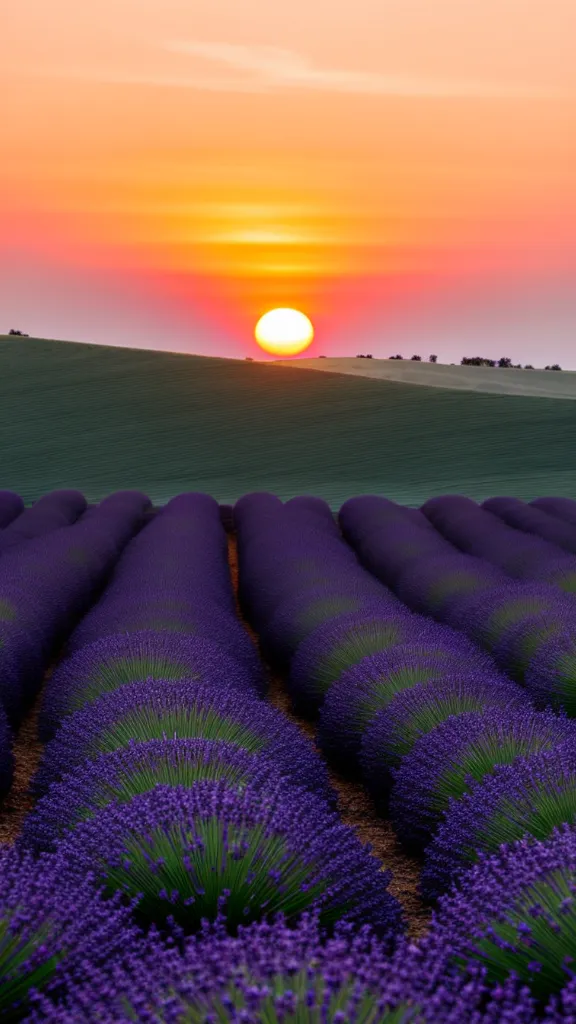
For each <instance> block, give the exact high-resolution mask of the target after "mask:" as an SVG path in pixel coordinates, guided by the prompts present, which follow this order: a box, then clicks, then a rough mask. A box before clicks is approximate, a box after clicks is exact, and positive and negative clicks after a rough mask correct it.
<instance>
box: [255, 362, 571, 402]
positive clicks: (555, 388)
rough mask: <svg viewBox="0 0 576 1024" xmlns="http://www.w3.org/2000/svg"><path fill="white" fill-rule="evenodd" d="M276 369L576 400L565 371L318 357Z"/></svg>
mask: <svg viewBox="0 0 576 1024" xmlns="http://www.w3.org/2000/svg"><path fill="white" fill-rule="evenodd" d="M275 363H276V365H277V366H292V367H295V368H297V369H300V370H322V371H324V372H325V373H326V372H328V373H346V374H351V375H353V376H358V377H371V378H373V379H375V380H394V381H399V382H403V383H406V384H424V385H426V386H427V387H433V388H450V389H456V390H457V391H460V390H462V391H485V392H486V393H487V394H493V395H522V396H523V397H525V398H526V397H529V396H535V397H538V398H568V399H572V400H574V399H576V373H575V372H574V371H573V370H564V371H563V372H562V373H551V372H550V371H546V370H517V369H515V368H514V367H511V368H509V369H500V367H498V366H493V367H492V366H447V365H446V364H444V363H425V362H421V363H419V362H412V360H411V359H401V360H398V359H362V358H352V359H345V358H330V357H329V356H328V357H326V358H324V359H323V358H322V357H320V358H318V357H317V358H316V359H305V358H304V359H291V360H290V361H288V360H282V359H278V360H275Z"/></svg>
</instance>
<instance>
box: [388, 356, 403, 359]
mask: <svg viewBox="0 0 576 1024" xmlns="http://www.w3.org/2000/svg"><path fill="white" fill-rule="evenodd" d="M390 359H404V356H390Z"/></svg>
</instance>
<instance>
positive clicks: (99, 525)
mask: <svg viewBox="0 0 576 1024" xmlns="http://www.w3.org/2000/svg"><path fill="white" fill-rule="evenodd" d="M64 493H65V494H66V495H67V500H71V499H70V492H64ZM72 495H73V496H74V501H75V502H76V508H78V502H79V498H78V496H77V493H76V492H72ZM80 497H81V496H80ZM82 502H84V499H82ZM148 503H149V502H148V498H146V497H145V496H144V495H137V496H134V495H133V496H132V497H131V499H130V500H128V499H127V498H126V495H125V494H124V493H123V492H120V493H119V494H113V495H111V496H110V497H109V498H107V499H106V500H105V501H103V502H101V503H100V505H98V506H97V507H96V508H94V509H93V510H91V513H90V514H88V513H85V514H84V515H83V516H81V517H80V519H79V520H78V521H77V522H75V523H73V525H70V526H61V527H60V528H58V529H56V528H53V529H51V531H50V532H48V533H46V534H45V535H43V536H36V537H33V538H32V539H29V540H27V541H26V542H25V543H21V544H19V545H17V546H16V547H14V548H13V549H12V550H10V551H6V552H4V554H2V555H1V556H0V561H1V563H2V569H1V573H0V702H1V703H2V705H3V706H4V708H5V710H6V713H7V714H8V717H9V719H10V721H11V723H12V724H14V723H17V722H18V720H19V719H20V718H21V716H22V714H23V712H24V710H25V708H26V706H27V704H28V703H29V702H30V700H31V699H32V698H33V696H34V694H35V692H36V690H37V689H38V687H39V685H40V682H41V679H42V675H43V672H44V670H45V669H46V667H47V664H48V662H49V660H50V658H51V657H52V655H53V653H54V651H55V649H57V647H58V646H59V644H60V643H61V642H62V640H63V638H64V637H65V635H66V633H67V632H69V631H70V629H71V628H72V627H73V625H74V623H75V622H76V621H77V619H78V618H79V617H80V616H81V615H82V613H83V612H84V611H85V610H86V608H87V607H88V605H89V604H90V602H91V601H93V600H94V597H95V595H96V594H97V593H98V592H99V590H100V589H101V587H102V585H103V583H104V581H105V579H106V577H107V575H108V574H109V572H110V570H111V568H112V566H113V564H114V562H115V560H116V558H117V556H118V554H119V551H120V550H121V548H122V547H123V545H124V544H125V543H126V542H127V541H128V540H129V538H130V536H131V535H132V534H133V533H134V532H135V531H136V530H138V529H139V528H140V526H141V524H142V521H143V515H144V509H145V507H146V506H147V505H148ZM38 504H40V502H39V503H38ZM72 504H73V503H72ZM84 504H85V503H84ZM34 507H36V506H34ZM31 511H32V510H31ZM25 515H27V513H22V519H23V518H24V516H25ZM19 518H20V517H18V518H17V519H16V520H14V522H16V523H17V522H18V520H19ZM8 529H9V527H8V528H7V530H8ZM2 532H3V533H4V532H6V531H2Z"/></svg>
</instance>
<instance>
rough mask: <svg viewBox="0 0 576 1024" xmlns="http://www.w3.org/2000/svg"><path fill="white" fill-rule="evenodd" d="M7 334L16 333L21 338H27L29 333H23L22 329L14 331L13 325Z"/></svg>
mask: <svg viewBox="0 0 576 1024" xmlns="http://www.w3.org/2000/svg"><path fill="white" fill-rule="evenodd" d="M8 334H18V335H20V337H21V338H29V337H30V335H29V334H24V331H15V330H14V328H13V327H12V328H11V329H10V330H9V331H8Z"/></svg>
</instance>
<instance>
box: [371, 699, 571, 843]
mask: <svg viewBox="0 0 576 1024" xmlns="http://www.w3.org/2000/svg"><path fill="white" fill-rule="evenodd" d="M574 729H575V725H574V723H573V722H571V721H570V720H568V719H562V718H559V717H558V716H556V715H553V714H552V713H546V712H535V711H530V710H526V711H524V712H520V711H518V710H516V709H514V710H512V711H509V712H504V711H503V710H502V709H501V708H495V709H489V710H486V711H482V712H468V713H466V714H462V715H457V716H456V717H454V718H448V719H447V720H446V721H445V722H443V723H441V724H440V725H438V726H436V728H435V729H433V730H432V731H431V732H429V733H427V734H426V735H424V736H422V737H421V738H420V739H419V740H417V741H416V743H415V744H414V746H413V748H412V750H411V751H410V752H409V753H408V754H406V756H405V757H404V758H403V759H402V763H401V765H400V767H399V768H397V769H394V771H393V780H394V781H393V788H392V795H391V799H390V816H391V818H392V821H393V824H394V827H395V829H396V832H397V835H398V836H399V838H400V839H401V840H402V842H403V843H405V844H406V845H407V846H408V847H409V848H413V849H418V850H421V849H423V847H425V846H426V845H427V843H428V842H430V840H431V838H432V836H433V835H434V833H435V831H436V829H437V828H438V826H439V824H440V822H441V821H442V819H443V817H444V814H445V813H446V811H447V809H448V807H449V805H450V799H451V798H455V799H458V798H459V797H461V796H462V795H463V793H465V792H466V791H467V790H468V788H469V785H470V783H471V782H472V781H474V780H476V781H479V780H481V779H483V778H484V777H485V776H486V775H489V774H490V773H491V772H492V771H493V770H494V768H495V767H496V765H500V764H511V763H513V762H514V761H515V760H516V759H517V758H519V757H526V756H528V755H530V754H532V753H537V752H538V751H540V750H550V749H553V748H554V747H556V746H559V745H560V744H561V743H563V742H565V741H566V740H567V739H571V737H573V736H574V735H575V733H574Z"/></svg>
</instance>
